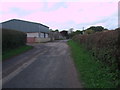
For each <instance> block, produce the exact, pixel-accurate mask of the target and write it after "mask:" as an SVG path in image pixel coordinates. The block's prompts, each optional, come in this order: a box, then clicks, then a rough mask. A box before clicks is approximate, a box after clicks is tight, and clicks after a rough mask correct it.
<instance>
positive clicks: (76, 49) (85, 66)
mask: <svg viewBox="0 0 120 90" xmlns="http://www.w3.org/2000/svg"><path fill="white" fill-rule="evenodd" d="M68 45H69V46H70V48H71V54H72V57H73V59H74V62H75V65H76V68H77V71H78V73H79V78H80V80H81V81H82V82H83V87H85V88H116V87H117V84H118V81H115V78H114V77H115V75H116V74H115V73H110V68H109V67H103V63H102V62H100V61H98V60H96V59H95V58H94V57H93V56H91V54H90V53H89V52H88V51H87V50H86V49H84V47H83V46H81V45H80V44H78V43H76V42H74V41H72V40H69V41H68Z"/></svg>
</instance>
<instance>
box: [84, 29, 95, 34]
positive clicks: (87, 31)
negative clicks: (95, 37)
mask: <svg viewBox="0 0 120 90" xmlns="http://www.w3.org/2000/svg"><path fill="white" fill-rule="evenodd" d="M94 32H95V31H94V30H92V29H88V30H86V31H85V34H92V33H94Z"/></svg>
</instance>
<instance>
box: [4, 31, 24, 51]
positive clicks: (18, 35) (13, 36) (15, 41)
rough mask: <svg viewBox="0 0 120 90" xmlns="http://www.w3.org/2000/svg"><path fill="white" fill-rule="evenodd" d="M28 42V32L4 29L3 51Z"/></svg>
mask: <svg viewBox="0 0 120 90" xmlns="http://www.w3.org/2000/svg"><path fill="white" fill-rule="evenodd" d="M25 44H26V34H25V33H24V32H20V31H16V30H8V29H2V52H3V53H4V52H6V51H7V50H9V49H14V48H18V47H20V46H23V45H25Z"/></svg>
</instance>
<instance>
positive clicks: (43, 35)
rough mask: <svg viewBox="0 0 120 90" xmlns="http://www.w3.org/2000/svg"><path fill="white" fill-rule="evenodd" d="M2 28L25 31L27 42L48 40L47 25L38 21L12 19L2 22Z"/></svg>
mask: <svg viewBox="0 0 120 90" xmlns="http://www.w3.org/2000/svg"><path fill="white" fill-rule="evenodd" d="M2 28H5V29H11V30H17V31H22V32H25V33H26V34H27V42H28V43H34V42H47V41H50V37H49V33H50V32H49V27H48V26H46V25H43V24H40V23H36V22H30V21H25V20H19V19H12V20H9V21H5V22H2Z"/></svg>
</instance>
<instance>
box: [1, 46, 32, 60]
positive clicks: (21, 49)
mask: <svg viewBox="0 0 120 90" xmlns="http://www.w3.org/2000/svg"><path fill="white" fill-rule="evenodd" d="M32 48H33V46H28V45H25V46H21V47H19V48H16V49H10V50H7V51H6V52H4V53H3V54H2V60H6V59H9V58H12V57H14V56H16V55H19V54H21V53H23V52H26V51H28V50H30V49H32Z"/></svg>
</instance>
